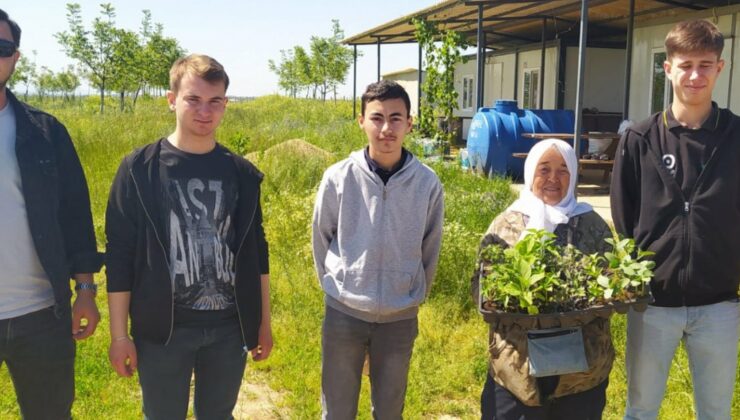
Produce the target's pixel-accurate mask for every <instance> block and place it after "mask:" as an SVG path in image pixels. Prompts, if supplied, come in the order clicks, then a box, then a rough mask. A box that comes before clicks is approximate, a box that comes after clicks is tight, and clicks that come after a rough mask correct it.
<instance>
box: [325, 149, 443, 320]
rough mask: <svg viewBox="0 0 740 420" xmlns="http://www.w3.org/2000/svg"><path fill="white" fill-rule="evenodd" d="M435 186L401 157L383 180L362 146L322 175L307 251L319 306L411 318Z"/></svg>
mask: <svg viewBox="0 0 740 420" xmlns="http://www.w3.org/2000/svg"><path fill="white" fill-rule="evenodd" d="M443 218H444V196H443V191H442V184H441V183H440V182H439V178H437V175H436V174H435V173H434V171H433V170H432V169H431V168H429V167H428V166H426V165H424V164H422V163H421V162H419V161H418V160H417V159H416V158H415V157H414V156H413V155H411V154H409V155H408V158H407V159H406V162H405V164H404V165H403V167H402V168H401V169H400V170H399V171H398V172H397V173H396V174H394V175H393V176H392V177H391V178H390V179H389V180H388V183H387V184H385V185H384V184H383V181H381V179H380V177H379V176H378V175H377V174H375V173H374V172H372V171H370V168H369V167H368V164H367V162H366V161H365V156H364V153H363V151H362V150H359V151H356V152H353V153H352V154H350V157H349V158H347V159H345V160H343V161H341V162H338V163H336V164H334V165H332V166H331V167H329V169H327V170H326V172H325V173H324V177H323V179H322V180H321V184H320V185H319V191H318V193H317V195H316V205H315V207H314V214H313V239H312V243H313V256H314V263H315V265H316V271H317V273H318V276H319V281H320V283H321V287H322V289H324V292H325V293H326V304H327V305H329V306H331V307H332V308H334V309H337V310H339V311H342V312H344V313H345V314H347V315H350V316H353V317H355V318H358V319H361V320H363V321H366V322H392V321H399V320H402V319H410V318H413V317H415V316H416V314H417V312H418V310H419V305H420V304H421V302H422V301H423V300H424V298H425V297H426V296H427V295H428V294H429V291H430V290H431V286H432V280H433V279H434V273H435V271H436V269H437V262H438V260H439V249H440V242H441V239H442V222H443Z"/></svg>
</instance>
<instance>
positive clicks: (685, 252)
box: [679, 116, 724, 306]
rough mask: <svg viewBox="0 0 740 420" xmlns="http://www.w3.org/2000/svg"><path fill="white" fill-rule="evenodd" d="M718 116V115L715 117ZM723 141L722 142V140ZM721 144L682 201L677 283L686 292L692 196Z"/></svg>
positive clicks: (684, 299) (684, 300) (715, 149)
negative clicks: (682, 266) (682, 221)
mask: <svg viewBox="0 0 740 420" xmlns="http://www.w3.org/2000/svg"><path fill="white" fill-rule="evenodd" d="M717 118H719V116H718V117H717ZM723 143H724V142H723ZM721 145H722V144H718V145H717V146H716V147H715V148H714V150H713V151H712V154H711V155H710V156H709V159H708V160H707V163H706V164H705V165H704V167H703V168H702V170H701V172H699V176H698V177H697V178H696V182H695V183H694V186H693V188H692V189H691V193H690V194H689V198H688V200H687V201H684V203H683V205H684V207H683V211H684V228H683V243H684V246H683V261H684V264H685V268H684V270H683V272H682V273H681V274H682V275H681V276H680V277H679V285H680V286H681V288H682V289H683V291H684V292H686V290H687V288H688V285H689V279H688V277H689V273H688V270H689V258H690V255H689V253H690V250H691V247H690V246H689V242H690V241H691V236H690V235H689V217H690V211H691V202H692V201H694V196H695V195H696V192H697V191H698V190H699V187H700V186H701V181H703V179H704V174H705V173H706V172H707V169H708V168H710V164H711V163H713V162H714V160H715V155H716V154H717V150H718V149H719V147H720V146H721ZM681 299H682V300H683V302H682V303H683V306H686V295H685V293H684V295H683V296H682V298H681Z"/></svg>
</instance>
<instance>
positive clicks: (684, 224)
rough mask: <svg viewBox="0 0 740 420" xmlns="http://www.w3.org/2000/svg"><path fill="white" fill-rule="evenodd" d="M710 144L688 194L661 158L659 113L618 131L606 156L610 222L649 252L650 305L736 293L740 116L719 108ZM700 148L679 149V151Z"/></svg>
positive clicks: (692, 302)
mask: <svg viewBox="0 0 740 420" xmlns="http://www.w3.org/2000/svg"><path fill="white" fill-rule="evenodd" d="M719 112H720V120H719V124H718V128H717V130H715V132H716V135H717V136H718V144H717V147H716V149H715V150H714V152H713V153H712V154H711V157H710V158H709V160H708V161H707V162H706V166H705V167H704V169H703V171H702V172H701V174H700V175H699V177H698V179H697V181H696V184H695V186H694V188H693V190H692V191H691V193H690V194H689V195H688V196H685V195H684V194H683V192H682V190H681V186H680V185H679V184H678V182H677V181H676V179H675V178H674V177H673V176H672V175H671V174H670V173H669V172H668V170H667V169H666V168H665V167H664V166H663V165H662V163H661V156H660V146H659V145H660V138H661V136H663V135H665V132H664V130H666V127H665V125H664V124H663V122H662V117H661V113H658V114H655V115H653V116H652V117H650V118H649V119H647V120H645V121H643V122H641V123H639V124H636V125H634V126H632V127H631V128H630V129H629V130H627V132H626V133H625V134H624V135H623V136H622V139H621V140H620V143H619V147H618V149H617V156H616V159H615V163H614V172H613V173H612V183H611V207H612V217H613V219H614V226H615V227H616V229H617V231H618V232H619V233H620V234H622V235H625V236H628V237H632V238H635V242H636V244H637V246H638V247H640V248H641V249H646V250H650V251H653V252H655V256H654V257H653V259H654V260H655V262H656V267H655V270H654V271H655V276H654V278H653V281H652V283H651V290H652V293H653V296H654V298H655V302H654V305H656V306H667V307H679V306H699V305H708V304H713V303H717V302H721V301H723V300H728V299H733V298H737V296H738V284H739V283H740V118H739V117H737V116H736V115H734V114H732V112H730V111H729V110H727V109H721V110H719ZM691 158H695V159H697V162H696V163H697V164H700V162H699V159H701V157H700V156H681V159H691Z"/></svg>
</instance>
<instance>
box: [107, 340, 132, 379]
mask: <svg viewBox="0 0 740 420" xmlns="http://www.w3.org/2000/svg"><path fill="white" fill-rule="evenodd" d="M108 359H109V360H110V364H111V365H112V366H113V370H115V371H116V373H117V374H119V375H120V376H123V377H126V378H128V377H130V376H131V375H133V374H134V372H135V371H136V366H137V364H138V362H137V360H136V346H135V345H134V342H133V341H131V339H130V338H128V337H127V336H126V337H121V338H118V339H114V340H113V341H112V342H111V343H110V349H109V350H108Z"/></svg>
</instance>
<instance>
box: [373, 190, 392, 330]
mask: <svg viewBox="0 0 740 420" xmlns="http://www.w3.org/2000/svg"><path fill="white" fill-rule="evenodd" d="M388 181H389V182H390V179H389V180H388ZM387 198H388V185H386V184H385V183H383V202H382V205H383V208H382V210H381V212H380V215H381V217H382V220H381V223H380V226H381V228H380V243H384V242H385V230H384V229H383V227H384V226H385V207H386V206H385V201H386V200H387ZM383 255H384V253H383V250H381V251H380V264H379V265H380V267H382V266H383V260H384V258H383ZM382 282H383V279H382V278H380V276H378V283H377V290H378V306H377V308H376V311H377V314H376V315H375V320H376V321H380V307H381V306H382V304H383V294H382V293H383V287H382V286H383V285H382Z"/></svg>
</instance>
